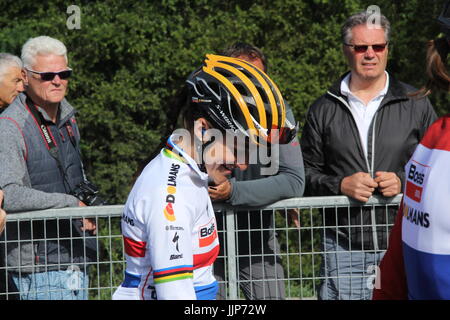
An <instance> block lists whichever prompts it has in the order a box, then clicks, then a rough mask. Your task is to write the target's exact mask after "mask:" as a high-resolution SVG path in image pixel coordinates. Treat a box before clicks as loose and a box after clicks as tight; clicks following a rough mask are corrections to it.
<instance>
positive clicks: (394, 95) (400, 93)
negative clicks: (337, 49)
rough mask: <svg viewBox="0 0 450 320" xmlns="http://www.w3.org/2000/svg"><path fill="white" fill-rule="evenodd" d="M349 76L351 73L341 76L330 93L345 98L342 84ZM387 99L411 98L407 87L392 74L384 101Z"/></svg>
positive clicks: (330, 89)
mask: <svg viewBox="0 0 450 320" xmlns="http://www.w3.org/2000/svg"><path fill="white" fill-rule="evenodd" d="M349 74H350V71H347V72H346V73H344V74H343V75H342V76H340V77H339V79H338V80H337V81H335V82H334V83H333V84H332V86H331V87H330V88H329V89H328V91H329V92H330V93H332V94H333V95H336V96H341V97H345V96H344V95H343V94H342V92H341V83H342V80H344V78H345V77H346V76H348V75H349ZM386 98H388V99H389V100H391V99H394V100H397V99H402V100H403V99H408V98H409V97H408V92H407V91H406V89H405V87H404V86H402V84H401V83H400V81H398V80H397V79H396V78H395V77H394V76H393V75H392V74H390V75H389V87H388V88H387V93H386V96H385V98H384V100H386Z"/></svg>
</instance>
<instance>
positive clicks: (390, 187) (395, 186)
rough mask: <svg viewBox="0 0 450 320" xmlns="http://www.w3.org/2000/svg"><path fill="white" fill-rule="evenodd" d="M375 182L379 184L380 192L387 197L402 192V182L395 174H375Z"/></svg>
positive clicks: (380, 172) (384, 172) (382, 172)
mask: <svg viewBox="0 0 450 320" xmlns="http://www.w3.org/2000/svg"><path fill="white" fill-rule="evenodd" d="M375 182H376V183H378V190H380V192H381V194H382V195H383V196H385V197H393V196H396V195H397V194H399V193H400V192H401V188H402V182H401V180H400V178H399V177H398V176H397V175H396V174H395V173H394V172H386V171H377V172H375Z"/></svg>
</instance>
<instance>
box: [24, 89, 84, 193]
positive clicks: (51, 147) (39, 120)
mask: <svg viewBox="0 0 450 320" xmlns="http://www.w3.org/2000/svg"><path fill="white" fill-rule="evenodd" d="M26 106H27V108H28V110H29V111H30V113H31V115H32V116H33V118H34V120H35V122H36V125H37V127H38V129H39V130H40V131H41V135H42V139H43V140H44V143H45V146H46V147H47V150H48V152H49V154H50V156H51V157H52V158H53V159H55V160H56V163H57V165H58V169H59V171H60V172H61V175H62V177H63V179H64V182H65V183H66V184H67V186H68V187H69V189H70V192H72V187H71V186H70V183H69V181H68V179H67V174H66V171H65V170H64V168H63V165H62V163H61V159H60V158H59V153H58V146H57V144H56V141H55V138H54V137H53V135H52V132H51V130H50V128H49V127H48V126H47V125H46V124H45V123H46V122H47V121H46V120H45V119H44V116H43V115H42V113H40V112H39V111H38V109H37V107H36V106H35V105H34V103H33V101H31V99H30V98H29V97H28V96H27V99H26ZM68 126H70V124H68V123H66V129H67V130H68V133H69V139H70V140H71V142H72V143H73V144H76V142H75V137H74V136H73V132H72V127H70V131H69V129H68ZM72 136H73V137H72ZM72 139H73V140H72ZM75 147H76V146H75Z"/></svg>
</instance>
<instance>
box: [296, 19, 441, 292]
mask: <svg viewBox="0 0 450 320" xmlns="http://www.w3.org/2000/svg"><path fill="white" fill-rule="evenodd" d="M374 18H375V19H374ZM389 36H390V24H389V21H388V20H387V19H386V17H385V16H384V15H381V14H380V15H379V16H377V17H374V16H373V14H371V13H368V12H365V11H363V12H360V13H358V14H355V15H353V16H351V17H350V18H348V20H347V21H346V22H345V24H344V25H343V27H342V42H343V43H342V49H343V53H344V56H345V57H346V59H347V61H348V64H349V68H350V71H349V72H347V73H345V74H344V75H343V76H341V78H340V79H339V80H338V81H337V82H336V83H335V84H334V85H332V87H331V88H330V89H329V90H328V91H327V93H326V94H324V95H323V96H321V97H320V98H319V99H317V100H316V101H315V102H314V103H313V105H312V106H311V107H310V109H309V110H308V114H307V119H306V123H305V126H304V129H303V133H302V138H301V145H302V149H303V156H304V162H305V171H306V191H305V194H306V195H309V196H332V195H346V196H348V197H350V198H352V199H355V200H357V201H356V202H353V203H355V205H356V206H359V205H362V204H364V203H365V202H367V201H368V200H369V198H370V197H371V196H372V195H374V194H378V195H380V196H383V197H393V196H395V195H397V194H399V193H400V192H401V190H402V187H403V184H404V181H405V172H404V169H403V168H404V165H405V164H406V162H407V161H408V159H409V158H410V156H411V154H412V152H413V151H414V149H415V147H416V145H417V144H418V142H419V141H420V139H421V138H422V136H423V135H424V133H425V131H426V129H427V128H428V126H429V125H430V124H431V123H433V121H434V120H435V119H436V114H435V112H434V110H433V107H432V106H431V104H430V102H429V100H428V99H427V98H422V99H413V98H410V96H409V95H408V93H410V92H413V91H415V89H414V88H413V87H411V86H409V85H407V84H405V83H403V82H400V81H398V80H396V79H395V78H394V77H393V76H392V74H390V73H388V72H387V71H386V65H387V59H388V53H389ZM396 212H397V208H396V207H389V208H376V209H371V208H368V207H361V206H359V207H353V208H351V209H347V208H340V209H324V210H323V211H322V212H321V213H322V214H324V215H325V217H324V220H323V221H324V222H325V228H324V234H323V239H322V240H323V250H324V256H323V261H322V268H321V275H322V277H324V278H323V279H324V280H323V281H322V284H321V286H320V290H319V293H318V295H319V299H370V298H371V293H372V289H373V284H372V283H371V281H370V280H371V279H373V278H374V273H373V272H374V271H375V270H376V267H377V266H378V264H379V262H380V259H381V257H382V252H383V250H385V249H386V247H387V238H388V233H389V227H388V226H389V225H390V224H392V223H393V221H394V218H395V215H396Z"/></svg>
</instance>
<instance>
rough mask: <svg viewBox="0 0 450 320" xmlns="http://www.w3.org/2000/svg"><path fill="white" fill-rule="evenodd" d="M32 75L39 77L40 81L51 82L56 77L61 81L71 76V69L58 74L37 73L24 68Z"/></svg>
mask: <svg viewBox="0 0 450 320" xmlns="http://www.w3.org/2000/svg"><path fill="white" fill-rule="evenodd" d="M25 69H27V70H28V71H30V72H32V73H36V74H38V75H39V76H40V77H41V80H42V81H52V80H53V79H54V78H55V77H56V76H58V77H59V78H60V79H61V80H66V79H69V78H70V76H71V75H72V69H67V70H63V71H59V72H37V71H34V70H30V69H28V68H25Z"/></svg>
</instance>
